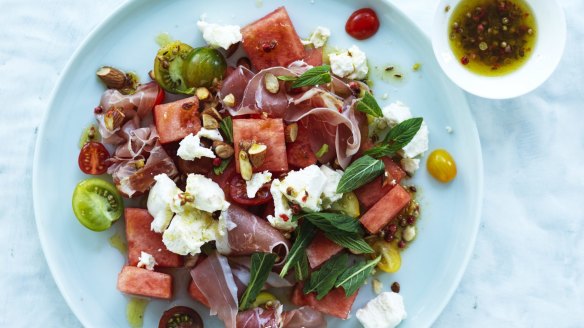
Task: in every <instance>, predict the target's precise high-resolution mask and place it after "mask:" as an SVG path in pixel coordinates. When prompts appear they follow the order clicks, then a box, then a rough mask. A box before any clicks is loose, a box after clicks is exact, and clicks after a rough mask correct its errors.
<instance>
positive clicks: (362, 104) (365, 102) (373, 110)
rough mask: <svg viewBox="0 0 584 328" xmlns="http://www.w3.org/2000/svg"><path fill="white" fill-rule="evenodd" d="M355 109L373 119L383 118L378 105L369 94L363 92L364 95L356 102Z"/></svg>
mask: <svg viewBox="0 0 584 328" xmlns="http://www.w3.org/2000/svg"><path fill="white" fill-rule="evenodd" d="M355 108H356V109H357V110H358V111H360V112H363V113H365V114H369V115H371V116H373V117H383V112H382V111H381V107H379V104H378V103H377V101H376V100H375V97H373V95H372V94H371V92H365V95H364V96H363V98H361V99H360V100H359V101H358V102H357V105H356V106H355Z"/></svg>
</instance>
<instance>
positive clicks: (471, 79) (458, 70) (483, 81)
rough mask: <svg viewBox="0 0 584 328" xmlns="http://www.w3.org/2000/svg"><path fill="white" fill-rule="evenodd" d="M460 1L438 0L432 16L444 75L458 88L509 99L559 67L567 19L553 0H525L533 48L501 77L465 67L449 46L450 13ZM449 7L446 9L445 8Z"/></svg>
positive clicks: (524, 91)
mask: <svg viewBox="0 0 584 328" xmlns="http://www.w3.org/2000/svg"><path fill="white" fill-rule="evenodd" d="M461 1H463V0H441V1H440V4H439V5H438V8H437V10H436V15H435V17H434V26H433V31H432V35H431V36H432V46H433V48H434V55H435V56H436V59H437V60H438V63H439V64H440V67H441V68H442V70H443V71H444V73H446V75H447V76H448V77H449V78H450V80H452V81H453V82H454V83H456V84H457V85H458V86H459V87H460V88H462V89H464V90H465V91H467V92H469V93H472V94H474V95H477V96H480V97H483V98H490V99H508V98H514V97H518V96H521V95H524V94H526V93H528V92H530V91H532V90H534V89H535V88H537V87H538V86H540V85H541V84H542V83H543V82H545V80H547V79H548V77H549V76H550V75H551V74H552V72H553V71H554V70H555V68H556V67H557V66H558V63H559V62H560V59H561V57H562V54H563V52H564V45H565V43H566V19H565V17H564V11H563V9H562V8H561V6H560V5H559V4H558V3H557V1H556V0H525V1H526V2H527V3H528V5H529V6H530V7H531V10H532V11H533V14H534V16H535V20H536V25H537V26H536V35H537V40H536V42H535V49H534V50H533V53H532V54H531V56H530V58H528V59H527V62H526V63H525V64H523V66H521V67H520V68H518V69H517V70H515V71H513V72H510V73H508V74H506V75H502V76H495V77H491V76H483V75H478V74H476V73H473V72H471V71H469V70H468V69H466V68H465V67H464V66H463V65H462V64H461V63H460V60H459V58H456V57H455V56H454V54H453V52H452V50H451V48H450V44H449V38H448V27H449V21H450V16H451V15H452V13H453V12H454V10H455V8H456V6H457V5H458V3H460V2H461ZM448 6H450V9H449V10H445V8H447V7H448Z"/></svg>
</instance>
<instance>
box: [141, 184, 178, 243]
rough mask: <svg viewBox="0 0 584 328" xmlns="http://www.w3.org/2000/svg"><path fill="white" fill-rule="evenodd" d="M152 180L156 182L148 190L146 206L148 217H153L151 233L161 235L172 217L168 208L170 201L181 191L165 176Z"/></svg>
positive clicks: (169, 207)
mask: <svg viewBox="0 0 584 328" xmlns="http://www.w3.org/2000/svg"><path fill="white" fill-rule="evenodd" d="M154 180H155V181H156V182H155V184H154V186H152V188H151V189H150V193H149V194H148V202H147V204H146V206H147V208H148V212H149V213H150V215H152V216H153V217H154V220H153V221H152V223H151V225H150V228H151V229H152V231H155V232H158V233H162V232H164V230H166V227H168V224H169V223H170V220H171V219H172V216H173V215H174V214H173V212H172V210H171V206H170V204H171V202H172V199H173V198H174V197H175V196H176V195H178V194H179V193H180V192H181V191H180V189H179V188H178V187H177V186H176V184H175V183H174V181H172V180H171V179H170V178H169V177H168V175H166V174H159V175H157V176H155V177H154Z"/></svg>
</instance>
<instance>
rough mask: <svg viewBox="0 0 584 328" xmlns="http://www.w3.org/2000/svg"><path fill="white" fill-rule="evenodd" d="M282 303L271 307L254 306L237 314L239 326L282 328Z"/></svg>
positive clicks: (241, 327) (245, 327)
mask: <svg viewBox="0 0 584 328" xmlns="http://www.w3.org/2000/svg"><path fill="white" fill-rule="evenodd" d="M281 323H282V304H280V303H278V304H276V305H275V306H274V307H273V308H271V309H264V308H261V307H257V308H253V309H250V310H247V311H243V312H240V313H238V314H237V328H258V327H262V328H280V327H282V325H281Z"/></svg>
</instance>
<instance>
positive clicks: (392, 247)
mask: <svg viewBox="0 0 584 328" xmlns="http://www.w3.org/2000/svg"><path fill="white" fill-rule="evenodd" d="M371 247H372V248H373V250H374V251H375V253H374V254H375V255H374V256H376V257H377V256H379V255H381V261H379V263H377V268H379V270H382V271H385V272H389V273H393V272H397V271H398V270H399V268H400V267H401V255H400V254H399V250H398V249H397V245H396V244H395V243H388V242H386V241H384V240H381V239H380V240H377V241H376V242H374V243H373V245H372V246H371Z"/></svg>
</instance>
